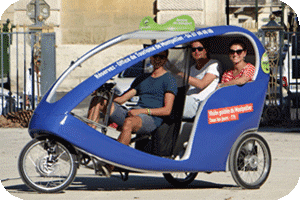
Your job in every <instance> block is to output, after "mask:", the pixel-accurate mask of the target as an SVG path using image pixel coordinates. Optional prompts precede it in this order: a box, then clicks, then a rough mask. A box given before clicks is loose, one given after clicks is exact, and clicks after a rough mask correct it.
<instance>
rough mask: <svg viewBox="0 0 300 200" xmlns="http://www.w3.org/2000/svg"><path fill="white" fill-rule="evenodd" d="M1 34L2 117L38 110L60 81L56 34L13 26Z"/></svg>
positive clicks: (3, 30)
mask: <svg viewBox="0 0 300 200" xmlns="http://www.w3.org/2000/svg"><path fill="white" fill-rule="evenodd" d="M20 29H23V31H19V30H20ZM28 30H29V31H28ZM12 31H13V32H12ZM0 32H1V37H0V45H1V46H0V61H1V64H0V67H1V68H0V69H1V70H0V83H1V85H0V95H1V96H0V115H7V114H8V113H11V112H17V111H20V110H34V109H35V107H36V106H37V104H38V103H39V101H40V99H41V97H42V96H43V94H45V92H46V91H47V90H48V88H49V87H50V86H51V85H52V83H53V82H54V81H55V79H56V61H55V33H44V32H45V31H42V30H39V31H36V30H30V29H29V28H28V27H22V28H19V27H18V26H16V27H12V26H11V25H9V23H7V24H6V25H4V26H2V27H1V28H0ZM46 32H48V31H46Z"/></svg>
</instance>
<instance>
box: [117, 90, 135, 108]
mask: <svg viewBox="0 0 300 200" xmlns="http://www.w3.org/2000/svg"><path fill="white" fill-rule="evenodd" d="M136 93H137V92H136V90H135V89H130V90H128V91H127V92H126V93H125V94H123V95H122V96H120V97H116V98H115V99H114V102H116V103H118V104H120V105H122V104H123V103H125V102H126V101H128V100H129V99H131V98H132V97H134V96H135V95H136Z"/></svg>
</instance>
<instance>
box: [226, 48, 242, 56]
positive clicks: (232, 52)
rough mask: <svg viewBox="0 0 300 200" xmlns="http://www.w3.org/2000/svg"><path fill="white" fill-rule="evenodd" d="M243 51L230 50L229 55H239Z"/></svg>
mask: <svg viewBox="0 0 300 200" xmlns="http://www.w3.org/2000/svg"><path fill="white" fill-rule="evenodd" d="M243 51H244V49H238V50H233V49H230V50H229V54H231V55H234V54H235V53H237V54H238V55H241V53H242V52H243Z"/></svg>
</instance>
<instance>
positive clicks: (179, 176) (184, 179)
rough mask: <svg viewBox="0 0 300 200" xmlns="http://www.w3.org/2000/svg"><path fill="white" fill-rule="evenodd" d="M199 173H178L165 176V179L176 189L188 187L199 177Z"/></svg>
mask: <svg viewBox="0 0 300 200" xmlns="http://www.w3.org/2000/svg"><path fill="white" fill-rule="evenodd" d="M197 174H198V173H197V172H176V173H165V174H163V175H164V177H165V179H166V180H167V181H168V182H169V183H170V184H171V185H173V186H174V187H186V186H187V185H188V184H190V183H191V182H193V180H195V178H196V177H197Z"/></svg>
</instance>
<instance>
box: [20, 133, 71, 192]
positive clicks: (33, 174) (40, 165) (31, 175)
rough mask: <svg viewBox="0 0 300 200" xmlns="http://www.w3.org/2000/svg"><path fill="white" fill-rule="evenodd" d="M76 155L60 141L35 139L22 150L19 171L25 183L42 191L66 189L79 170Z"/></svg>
mask: <svg viewBox="0 0 300 200" xmlns="http://www.w3.org/2000/svg"><path fill="white" fill-rule="evenodd" d="M75 158H76V157H75V155H74V154H71V153H70V151H69V150H68V149H67V148H66V147H65V146H64V145H62V144H61V143H59V142H51V143H50V142H49V141H48V140H46V139H44V140H38V139H33V140H32V141H30V142H29V143H28V144H27V145H26V146H25V147H24V148H23V150H22V151H21V154H20V157H19V163H18V168H19V173H20V176H21V178H22V180H23V181H24V183H25V184H26V185H27V186H28V187H30V188H32V189H34V190H36V191H38V192H42V193H54V192H59V191H61V190H64V189H65V188H66V187H68V186H69V185H70V184H71V183H72V181H73V180H74V178H75V176H76V172H77V164H76V159H75Z"/></svg>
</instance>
